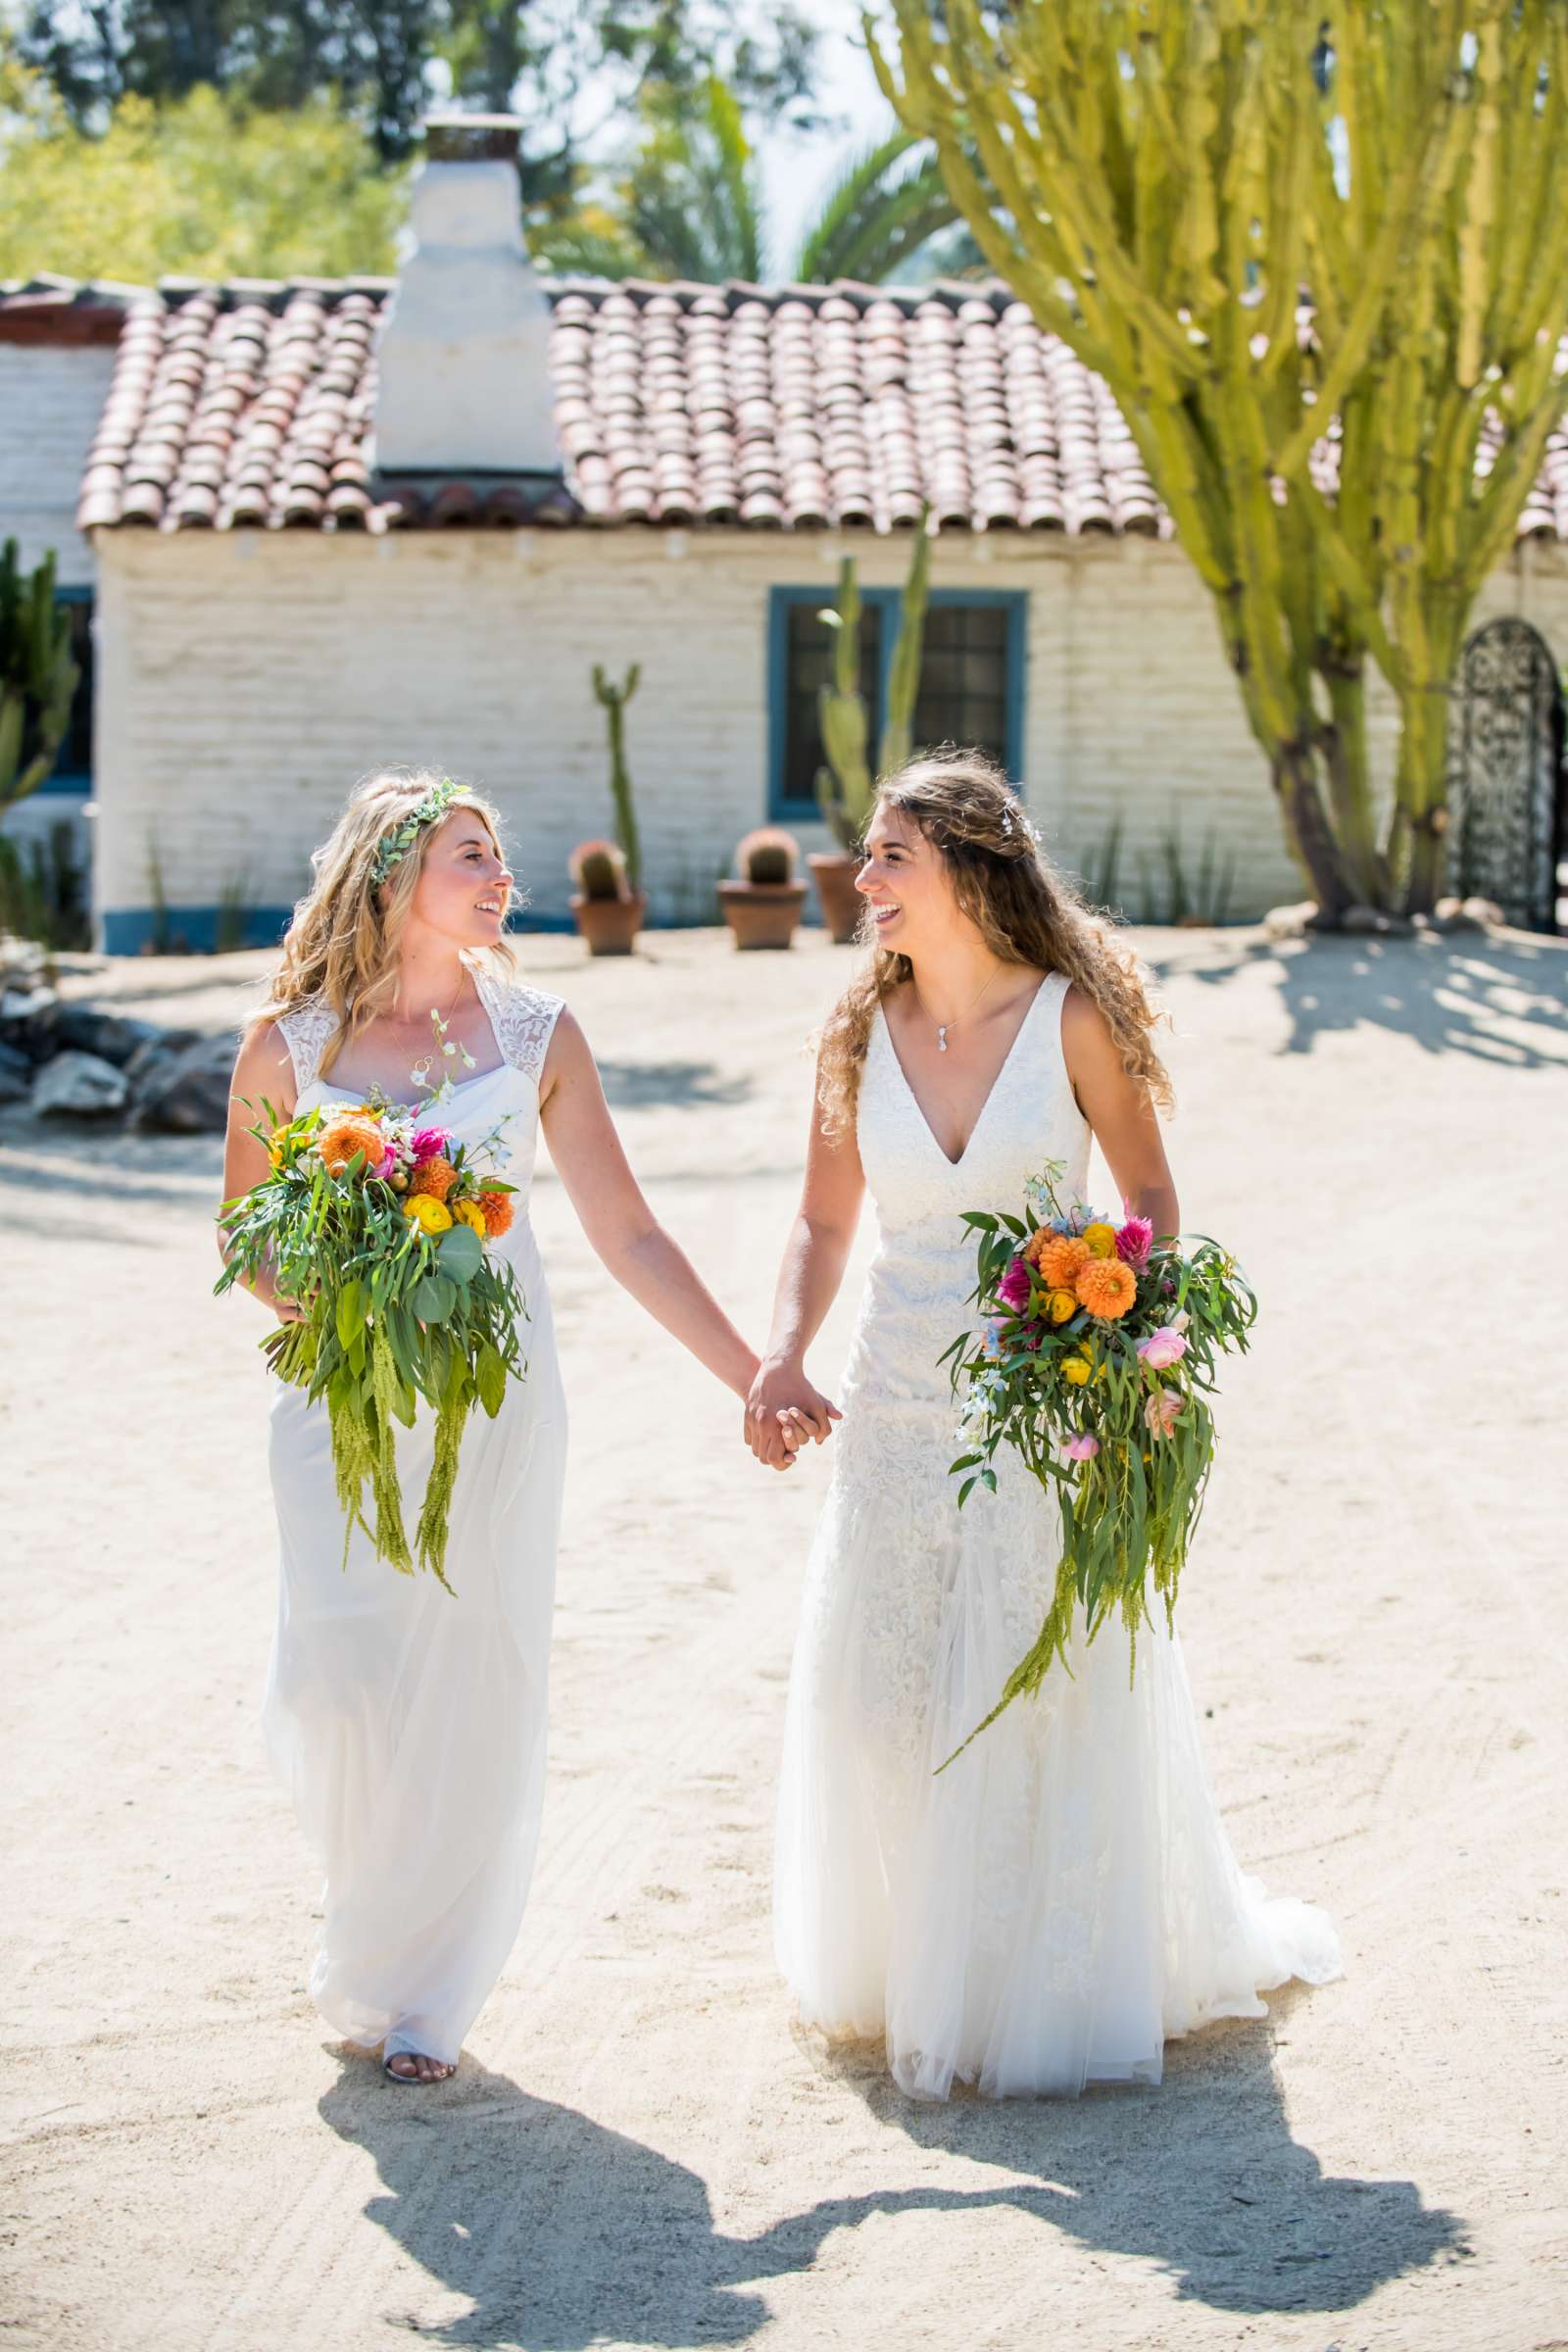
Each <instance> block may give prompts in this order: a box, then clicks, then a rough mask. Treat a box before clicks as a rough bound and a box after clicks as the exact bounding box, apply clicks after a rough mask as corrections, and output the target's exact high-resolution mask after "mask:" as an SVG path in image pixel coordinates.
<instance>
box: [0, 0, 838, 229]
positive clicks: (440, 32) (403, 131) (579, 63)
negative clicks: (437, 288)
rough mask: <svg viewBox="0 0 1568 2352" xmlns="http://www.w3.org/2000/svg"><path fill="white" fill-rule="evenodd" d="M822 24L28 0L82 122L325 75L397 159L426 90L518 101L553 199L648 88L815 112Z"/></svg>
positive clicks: (633, 116) (714, 4)
mask: <svg viewBox="0 0 1568 2352" xmlns="http://www.w3.org/2000/svg"><path fill="white" fill-rule="evenodd" d="M816 38H817V36H816V33H815V31H814V29H813V27H812V25H811V24H810V22H809V19H808V18H807V17H806V16H804V15H803V14H802V12H801V10H800V8H799V7H798V6H797V5H795V4H794V0H784V4H783V5H780V6H778V7H775V8H772V9H771V10H770V11H769V12H768V16H767V20H766V36H765V38H760V37H758V36H757V35H755V34H750V33H746V32H743V31H739V30H737V29H736V28H735V26H734V25H733V22H732V11H731V10H730V9H729V8H727V7H726V6H725V5H724V0H510V4H503V5H497V0H26V5H25V11H24V15H23V21H22V28H21V33H20V40H21V54H22V56H23V58H24V60H25V62H26V63H28V64H30V65H32V66H34V67H36V68H37V69H38V70H39V71H40V72H41V73H44V74H45V76H46V77H47V78H48V80H49V81H50V82H51V84H52V85H53V87H54V88H55V90H56V91H57V93H58V95H59V96H60V98H61V100H62V103H63V104H64V105H65V106H66V108H67V109H68V111H69V113H70V114H71V116H72V119H73V122H75V123H76V124H77V126H78V128H81V129H85V130H96V129H101V128H102V126H103V123H104V122H105V120H106V119H107V117H108V115H109V113H110V111H111V110H112V109H113V107H114V106H115V105H117V104H118V102H119V101H120V100H121V99H122V98H123V97H126V96H130V95H134V96H138V97H144V98H151V99H155V100H157V101H159V102H163V101H167V100H169V99H172V98H179V97H182V96H184V95H185V94H186V93H187V92H188V91H190V90H191V89H193V88H195V87H197V86H198V85H202V86H206V87H210V88H213V89H218V90H222V91H224V92H225V93H228V94H231V95H233V96H236V97H241V98H243V99H245V100H246V101H247V102H248V103H249V104H251V105H253V106H257V107H261V108H263V109H265V110H269V111H272V110H283V109H291V108H296V107H303V106H306V105H308V104H309V103H310V102H311V100H312V99H313V98H315V97H316V96H317V94H318V93H319V92H320V91H321V90H323V89H326V88H331V89H333V90H335V92H336V93H337V98H338V102H339V104H340V105H341V107H342V108H343V110H344V111H345V112H346V113H348V114H349V115H351V116H352V117H353V118H354V119H355V120H356V121H357V122H360V123H364V124H365V125H366V126H367V127H368V130H369V132H370V135H371V137H372V138H373V140H374V143H375V147H376V151H377V153H378V155H379V156H380V158H381V160H382V161H383V162H384V163H390V162H397V161H401V160H403V159H404V158H406V157H407V156H408V155H409V153H410V152H411V150H412V148H413V146H414V143H415V140H416V138H417V133H418V125H419V120H420V117H421V115H422V114H423V113H424V111H425V109H426V107H427V106H428V104H429V103H430V101H431V99H432V97H440V98H442V99H443V100H444V101H446V102H448V103H452V104H456V105H458V106H461V107H469V108H473V109H475V110H478V111H480V112H487V113H491V114H500V113H505V112H511V113H515V114H517V115H519V116H520V117H521V118H522V122H523V125H524V138H523V165H524V169H523V194H524V200H525V202H526V204H527V205H528V206H529V207H544V208H546V209H547V210H561V209H563V208H564V207H565V206H567V205H569V204H570V203H571V202H572V201H573V199H574V198H575V197H576V195H577V194H578V192H579V190H580V185H581V180H582V173H583V169H584V167H583V158H584V155H585V153H589V152H597V151H598V149H599V147H600V145H601V143H602V141H603V139H604V136H605V135H606V133H607V131H609V132H612V133H613V131H614V129H615V127H616V126H617V125H618V124H619V123H636V122H637V121H638V119H639V109H640V107H641V105H642V103H643V100H644V98H645V97H646V96H647V95H648V94H649V93H650V92H655V91H662V90H667V91H672V92H675V93H676V94H677V95H679V94H681V93H684V94H685V95H686V96H687V97H690V96H692V95H693V94H695V93H696V92H698V91H699V90H700V89H701V88H702V87H703V85H704V84H705V82H706V81H707V79H708V77H709V75H710V74H711V73H714V72H717V73H720V74H721V75H722V77H723V78H724V80H725V81H726V82H727V83H728V85H729V86H730V88H732V89H733V90H734V92H735V94H736V97H737V99H738V101H739V103H740V104H741V105H742V106H743V107H744V108H745V110H746V111H747V112H748V114H751V115H753V116H755V117H757V118H758V119H759V120H763V121H767V122H769V123H774V122H786V121H787V122H789V123H792V124H794V125H795V126H796V127H798V128H801V129H810V128H813V127H816V126H818V125H819V124H820V123H821V120H822V118H821V117H820V115H819V113H818V112H817V110H816V106H815V102H814V99H813V96H812V74H813V72H814V68H815V49H816Z"/></svg>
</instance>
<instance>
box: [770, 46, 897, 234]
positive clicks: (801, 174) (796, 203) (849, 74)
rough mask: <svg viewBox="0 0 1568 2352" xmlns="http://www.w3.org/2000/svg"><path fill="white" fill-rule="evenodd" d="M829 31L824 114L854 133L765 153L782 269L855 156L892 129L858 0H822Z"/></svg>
mask: <svg viewBox="0 0 1568 2352" xmlns="http://www.w3.org/2000/svg"><path fill="white" fill-rule="evenodd" d="M814 13H815V16H816V21H817V23H818V24H819V25H821V26H822V27H823V37H822V46H821V50H820V52H819V55H820V60H821V68H822V71H821V76H820V80H819V83H818V88H819V92H820V96H821V102H822V107H823V111H824V112H825V113H829V114H838V115H843V116H845V117H846V118H847V119H848V127H847V128H846V129H845V130H844V131H843V133H842V134H840V135H839V136H836V137H828V136H820V135H819V136H818V137H816V138H814V139H804V140H803V139H791V138H773V139H769V140H766V141H764V142H763V143H762V144H761V147H760V162H761V167H762V186H763V191H764V197H765V201H766V206H767V215H766V217H767V221H768V226H769V231H770V234H771V241H772V247H773V253H772V260H773V262H774V265H775V266H779V265H781V264H782V263H783V261H784V260H785V258H786V257H787V256H788V255H789V254H790V253H791V252H792V251H793V250H794V247H795V244H796V242H797V240H798V238H799V235H800V231H801V228H802V225H803V224H804V222H805V221H808V220H809V218H810V216H811V214H812V213H813V212H814V211H815V209H816V206H817V204H818V203H819V202H820V200H821V198H822V196H823V195H824V194H825V193H826V191H827V189H828V187H829V186H830V185H831V183H832V182H833V181H834V180H835V179H836V178H837V177H838V175H839V173H840V172H841V171H842V170H843V168H844V165H845V163H846V162H847V161H848V159H849V157H850V156H852V155H855V154H858V152H859V150H860V149H861V148H862V147H864V146H866V145H867V144H868V143H869V142H870V140H871V139H873V138H875V137H876V136H878V135H879V133H880V132H881V131H882V130H883V129H884V128H885V127H886V126H887V124H888V122H889V111H888V104H887V100H886V99H885V98H884V97H883V95H882V93H881V91H880V90H879V89H878V88H877V86H876V79H875V76H874V75H873V73H872V72H871V67H870V62H869V60H868V59H867V57H866V55H865V52H864V50H863V49H862V48H861V47H860V45H859V26H860V18H859V10H858V7H857V6H855V5H854V4H853V0H819V5H818V6H817V8H816V10H815V12H814Z"/></svg>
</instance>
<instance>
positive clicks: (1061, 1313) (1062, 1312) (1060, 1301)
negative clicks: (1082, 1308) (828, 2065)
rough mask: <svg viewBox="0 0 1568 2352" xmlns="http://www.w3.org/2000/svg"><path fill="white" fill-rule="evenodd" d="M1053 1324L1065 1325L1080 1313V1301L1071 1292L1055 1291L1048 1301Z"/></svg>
mask: <svg viewBox="0 0 1568 2352" xmlns="http://www.w3.org/2000/svg"><path fill="white" fill-rule="evenodd" d="M1046 1303H1047V1305H1048V1306H1049V1307H1050V1309H1051V1320H1052V1321H1053V1323H1065V1322H1066V1321H1067V1320H1068V1319H1069V1317H1070V1316H1073V1315H1075V1314H1076V1313H1077V1312H1078V1301H1077V1299H1075V1298H1074V1297H1073V1295H1072V1293H1071V1291H1053V1292H1052V1293H1051V1296H1050V1298H1049V1299H1047V1301H1046Z"/></svg>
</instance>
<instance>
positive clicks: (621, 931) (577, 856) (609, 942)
mask: <svg viewBox="0 0 1568 2352" xmlns="http://www.w3.org/2000/svg"><path fill="white" fill-rule="evenodd" d="M571 879H572V881H573V883H574V884H575V886H576V887H575V889H574V891H573V893H572V900H571V911H572V916H573V918H574V920H575V922H576V925H577V928H578V930H579V931H580V932H581V933H582V936H583V938H584V939H585V940H586V941H587V943H588V953H589V955H590V956H629V955H630V954H631V951H632V947H633V944H634V942H635V941H636V937H637V934H638V932H639V930H640V929H641V928H642V919H643V908H644V907H645V906H646V904H647V902H646V900H645V899H644V898H643V897H642V896H641V894H640V893H634V892H633V890H632V888H631V886H630V884H629V882H628V881H627V878H626V860H625V858H624V856H623V855H622V853H621V851H620V848H619V846H618V844H617V843H615V842H613V841H582V842H579V843H578V844H577V847H576V848H575V849H574V850H573V851H572V853H571Z"/></svg>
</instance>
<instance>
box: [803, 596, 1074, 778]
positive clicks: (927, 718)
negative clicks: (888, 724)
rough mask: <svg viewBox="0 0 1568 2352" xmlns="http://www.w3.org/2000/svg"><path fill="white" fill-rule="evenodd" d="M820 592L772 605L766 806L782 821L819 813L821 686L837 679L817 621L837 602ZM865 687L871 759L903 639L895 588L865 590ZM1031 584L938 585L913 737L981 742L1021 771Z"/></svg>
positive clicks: (829, 639)
mask: <svg viewBox="0 0 1568 2352" xmlns="http://www.w3.org/2000/svg"><path fill="white" fill-rule="evenodd" d="M833 596H834V590H833V586H832V584H831V583H824V585H823V586H822V587H820V588H775V589H774V590H773V591H772V595H771V598H770V600H769V611H768V696H767V702H768V791H767V801H768V813H769V815H770V816H772V817H773V818H775V819H778V820H781V821H783V822H785V823H789V822H794V823H797V824H799V823H802V822H805V821H806V820H808V819H809V818H811V817H813V816H815V814H816V813H817V808H816V792H815V786H814V778H815V775H816V770H817V768H818V766H819V765H820V764H821V759H822V744H821V735H820V732H819V730H818V726H817V717H816V710H817V699H816V698H817V689H818V687H819V686H821V685H823V684H825V683H826V682H827V681H828V680H829V679H830V677H831V675H832V666H833V631H832V630H831V629H830V628H829V627H828V625H827V624H826V623H825V622H824V621H821V620H819V619H818V618H817V615H818V613H821V612H822V611H823V610H824V609H825V608H827V607H829V606H831V604H832V603H833ZM860 598H861V613H860V691H861V693H862V694H863V695H864V697H865V703H866V716H867V719H868V721H869V730H870V743H871V756H872V759H873V760H874V759H875V756H876V755H875V747H876V744H877V741H878V738H879V737H880V735H881V732H882V714H883V711H885V709H886V707H887V687H888V676H889V672H890V670H891V667H892V663H893V655H894V650H895V648H896V646H897V644H898V637H899V618H900V603H901V592H900V591H899V590H898V589H897V588H862V590H861V591H860ZM1028 607H1029V599H1028V594H1027V591H1026V590H1024V589H1013V588H974V589H969V588H934V589H933V590H932V591H931V596H930V601H929V605H928V608H927V613H926V629H925V645H924V651H923V657H922V661H921V666H920V691H919V695H918V697H917V698H916V701H915V708H914V740H915V743H916V744H917V745H920V744H935V743H962V744H979V745H980V746H981V747H982V748H983V749H984V750H986V751H988V752H990V753H991V754H992V755H993V757H994V758H996V759H998V760H1001V761H1002V762H1003V764H1004V765H1005V768H1006V770H1007V773H1008V775H1009V776H1012V777H1015V778H1016V777H1019V776H1021V773H1022V761H1023V714H1024V684H1025V681H1024V666H1025V646H1026V643H1027V615H1028Z"/></svg>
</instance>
